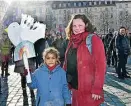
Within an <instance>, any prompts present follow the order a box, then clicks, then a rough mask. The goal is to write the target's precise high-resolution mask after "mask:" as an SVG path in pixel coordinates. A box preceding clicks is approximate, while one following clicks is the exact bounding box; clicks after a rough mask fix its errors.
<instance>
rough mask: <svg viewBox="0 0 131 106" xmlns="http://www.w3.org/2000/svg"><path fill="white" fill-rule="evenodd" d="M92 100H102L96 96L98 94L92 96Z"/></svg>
mask: <svg viewBox="0 0 131 106" xmlns="http://www.w3.org/2000/svg"><path fill="white" fill-rule="evenodd" d="M92 99H94V100H99V99H101V96H100V95H96V94H92Z"/></svg>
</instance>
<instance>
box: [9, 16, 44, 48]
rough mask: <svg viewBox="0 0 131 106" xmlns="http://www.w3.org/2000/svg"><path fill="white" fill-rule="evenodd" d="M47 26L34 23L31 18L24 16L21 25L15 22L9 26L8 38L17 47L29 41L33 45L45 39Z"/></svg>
mask: <svg viewBox="0 0 131 106" xmlns="http://www.w3.org/2000/svg"><path fill="white" fill-rule="evenodd" d="M45 29H46V25H45V24H41V23H39V22H35V23H34V19H33V18H32V17H31V16H27V15H26V14H25V15H24V14H22V19H21V24H20V25H19V24H18V23H17V22H13V23H11V24H10V25H9V26H8V36H9V38H10V40H11V42H12V43H13V44H14V45H15V46H17V45H18V44H19V43H20V42H22V41H24V40H28V41H30V42H32V43H34V42H35V41H37V40H38V39H41V38H44V37H45Z"/></svg>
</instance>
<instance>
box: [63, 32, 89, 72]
mask: <svg viewBox="0 0 131 106" xmlns="http://www.w3.org/2000/svg"><path fill="white" fill-rule="evenodd" d="M87 36H88V32H83V33H80V34H77V35H74V34H73V35H71V38H70V40H69V43H68V47H67V49H66V53H65V61H64V65H63V68H64V69H65V70H66V62H67V53H68V50H69V49H70V47H71V46H72V47H73V48H78V46H79V45H80V44H81V43H82V41H86V37H87Z"/></svg>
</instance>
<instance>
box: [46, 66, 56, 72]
mask: <svg viewBox="0 0 131 106" xmlns="http://www.w3.org/2000/svg"><path fill="white" fill-rule="evenodd" d="M47 67H48V69H49V70H50V71H52V70H53V69H54V68H55V67H56V65H54V66H52V67H50V66H48V65H47Z"/></svg>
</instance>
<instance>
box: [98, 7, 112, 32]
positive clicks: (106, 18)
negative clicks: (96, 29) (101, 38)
mask: <svg viewBox="0 0 131 106" xmlns="http://www.w3.org/2000/svg"><path fill="white" fill-rule="evenodd" d="M110 16H111V13H110V12H109V10H108V9H107V8H106V9H105V10H103V11H101V14H100V31H102V32H103V33H104V34H106V33H108V30H109V28H110V26H111V25H110Z"/></svg>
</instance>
